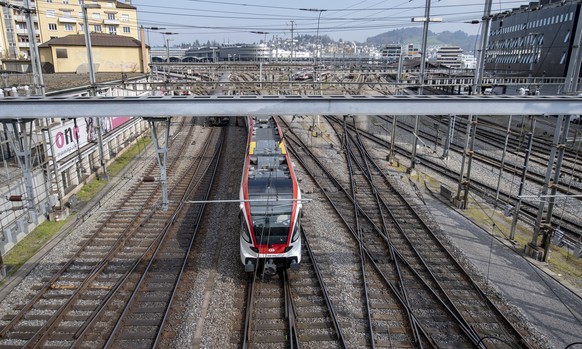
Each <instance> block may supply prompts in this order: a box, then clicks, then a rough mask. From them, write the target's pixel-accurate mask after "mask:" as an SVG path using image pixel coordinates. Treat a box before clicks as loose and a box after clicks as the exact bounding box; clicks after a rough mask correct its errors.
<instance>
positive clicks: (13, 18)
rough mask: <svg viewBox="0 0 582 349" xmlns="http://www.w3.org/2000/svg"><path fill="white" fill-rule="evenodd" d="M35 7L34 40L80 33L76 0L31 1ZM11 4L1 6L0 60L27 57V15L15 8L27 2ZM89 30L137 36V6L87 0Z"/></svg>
mask: <svg viewBox="0 0 582 349" xmlns="http://www.w3.org/2000/svg"><path fill="white" fill-rule="evenodd" d="M30 1H31V3H32V7H33V8H34V7H36V13H35V14H34V16H33V18H34V23H35V31H36V34H37V42H38V43H39V44H40V43H43V42H47V41H49V40H51V39H55V38H60V37H64V36H67V35H71V34H82V33H83V30H84V29H83V11H82V10H81V5H80V4H79V0H30ZM7 2H8V3H9V4H10V5H13V8H10V7H0V12H2V16H0V22H2V23H1V24H0V28H1V29H2V30H1V31H0V59H1V58H3V57H4V58H11V59H27V58H28V57H30V45H29V38H28V29H27V25H26V16H25V14H24V12H23V11H21V10H20V9H19V8H18V7H22V6H25V4H26V1H22V0H8V1H7ZM85 5H86V6H87V14H88V16H87V20H88V23H89V31H90V32H95V33H107V34H113V35H123V36H130V37H133V38H135V39H138V37H139V31H138V25H137V9H136V8H135V7H134V6H132V5H131V1H130V0H126V1H125V2H120V1H111V0H86V1H85Z"/></svg>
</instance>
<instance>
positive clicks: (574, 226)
mask: <svg viewBox="0 0 582 349" xmlns="http://www.w3.org/2000/svg"><path fill="white" fill-rule="evenodd" d="M328 120H329V121H330V122H332V123H334V122H335V123H337V122H338V121H337V120H335V119H333V118H328ZM334 120H335V121H334ZM353 127H354V126H353V125H349V128H350V129H352V128H353ZM359 132H360V133H361V135H362V137H363V138H366V139H367V140H368V141H370V142H372V143H374V144H376V145H379V146H382V147H384V148H386V149H388V148H389V147H390V143H389V142H388V141H386V140H385V139H382V138H381V137H378V136H377V135H374V134H372V133H370V132H366V131H364V130H362V129H360V130H359ZM395 152H396V153H398V154H400V155H402V156H404V157H410V156H411V154H410V151H409V150H408V149H405V148H404V147H400V146H398V145H396V146H395ZM417 157H418V158H419V159H420V160H421V165H422V166H424V167H426V168H429V169H431V170H433V171H435V172H436V173H439V174H441V175H442V176H444V177H446V178H448V179H450V180H451V181H453V182H457V181H458V178H459V174H458V173H457V172H455V171H453V170H451V169H450V168H448V167H446V166H444V165H443V164H442V163H440V162H436V161H434V160H433V159H432V158H430V157H426V156H423V155H422V154H418V153H417ZM471 189H473V190H475V191H477V192H479V193H480V194H481V195H482V196H483V197H485V198H494V197H495V192H496V188H495V187H492V186H490V185H488V184H486V183H484V182H482V181H479V180H478V179H476V178H471ZM500 197H501V198H504V199H503V200H504V202H505V204H508V205H515V204H516V203H517V198H516V197H515V196H514V195H511V194H510V193H508V192H506V191H505V190H500ZM537 210H538V206H537V205H535V204H534V203H530V202H528V201H525V200H524V201H522V203H521V211H522V212H521V217H522V218H525V219H526V220H528V221H530V222H531V223H532V224H533V222H534V221H535V216H536V215H537ZM556 212H557V210H556ZM553 221H556V222H559V226H560V227H561V230H562V231H563V232H564V233H565V235H564V237H563V238H564V239H566V240H567V241H568V243H569V244H571V245H573V246H575V245H576V244H577V241H578V239H579V238H580V236H581V235H580V232H582V226H580V224H579V223H577V222H576V221H575V220H574V219H573V218H569V217H568V216H562V217H554V218H553ZM557 225H558V224H557Z"/></svg>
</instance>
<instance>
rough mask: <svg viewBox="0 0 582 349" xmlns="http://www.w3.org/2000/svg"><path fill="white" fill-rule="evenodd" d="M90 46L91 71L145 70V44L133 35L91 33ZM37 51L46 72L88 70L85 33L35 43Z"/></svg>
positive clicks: (84, 71)
mask: <svg viewBox="0 0 582 349" xmlns="http://www.w3.org/2000/svg"><path fill="white" fill-rule="evenodd" d="M91 49H92V54H93V67H94V69H95V72H99V73H111V72H122V73H144V72H146V71H147V66H148V64H149V60H148V56H149V55H148V54H147V48H146V47H145V46H142V43H141V42H140V41H139V40H137V39H135V38H132V37H129V36H121V35H110V34H100V33H92V34H91ZM39 51H40V60H41V62H43V65H44V69H45V70H47V71H48V72H51V73H52V72H54V73H78V74H83V73H87V72H89V64H88V59H87V48H86V46H85V35H81V34H76V35H69V36H65V37H63V38H55V39H52V40H49V41H47V42H45V43H43V44H42V45H40V46H39ZM51 68H52V69H51ZM51 70H52V71H51Z"/></svg>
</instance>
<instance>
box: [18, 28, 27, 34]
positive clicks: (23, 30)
mask: <svg viewBox="0 0 582 349" xmlns="http://www.w3.org/2000/svg"><path fill="white" fill-rule="evenodd" d="M15 31H16V34H18V35H28V29H16V30H15Z"/></svg>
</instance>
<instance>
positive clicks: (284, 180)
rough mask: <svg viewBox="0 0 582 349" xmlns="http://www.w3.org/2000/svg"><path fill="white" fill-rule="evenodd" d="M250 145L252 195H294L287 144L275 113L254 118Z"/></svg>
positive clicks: (285, 196)
mask: <svg viewBox="0 0 582 349" xmlns="http://www.w3.org/2000/svg"><path fill="white" fill-rule="evenodd" d="M254 121H255V122H254V124H253V129H252V130H251V132H252V135H251V144H250V148H249V159H250V166H249V172H248V193H249V197H255V198H258V197H263V198H266V197H271V198H272V197H273V196H275V197H277V198H293V182H292V178H291V172H290V169H289V164H288V158H287V150H286V148H285V143H284V142H283V140H282V139H281V137H280V135H279V130H278V127H277V124H276V123H275V120H274V119H273V117H272V116H263V117H255V118H254Z"/></svg>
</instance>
